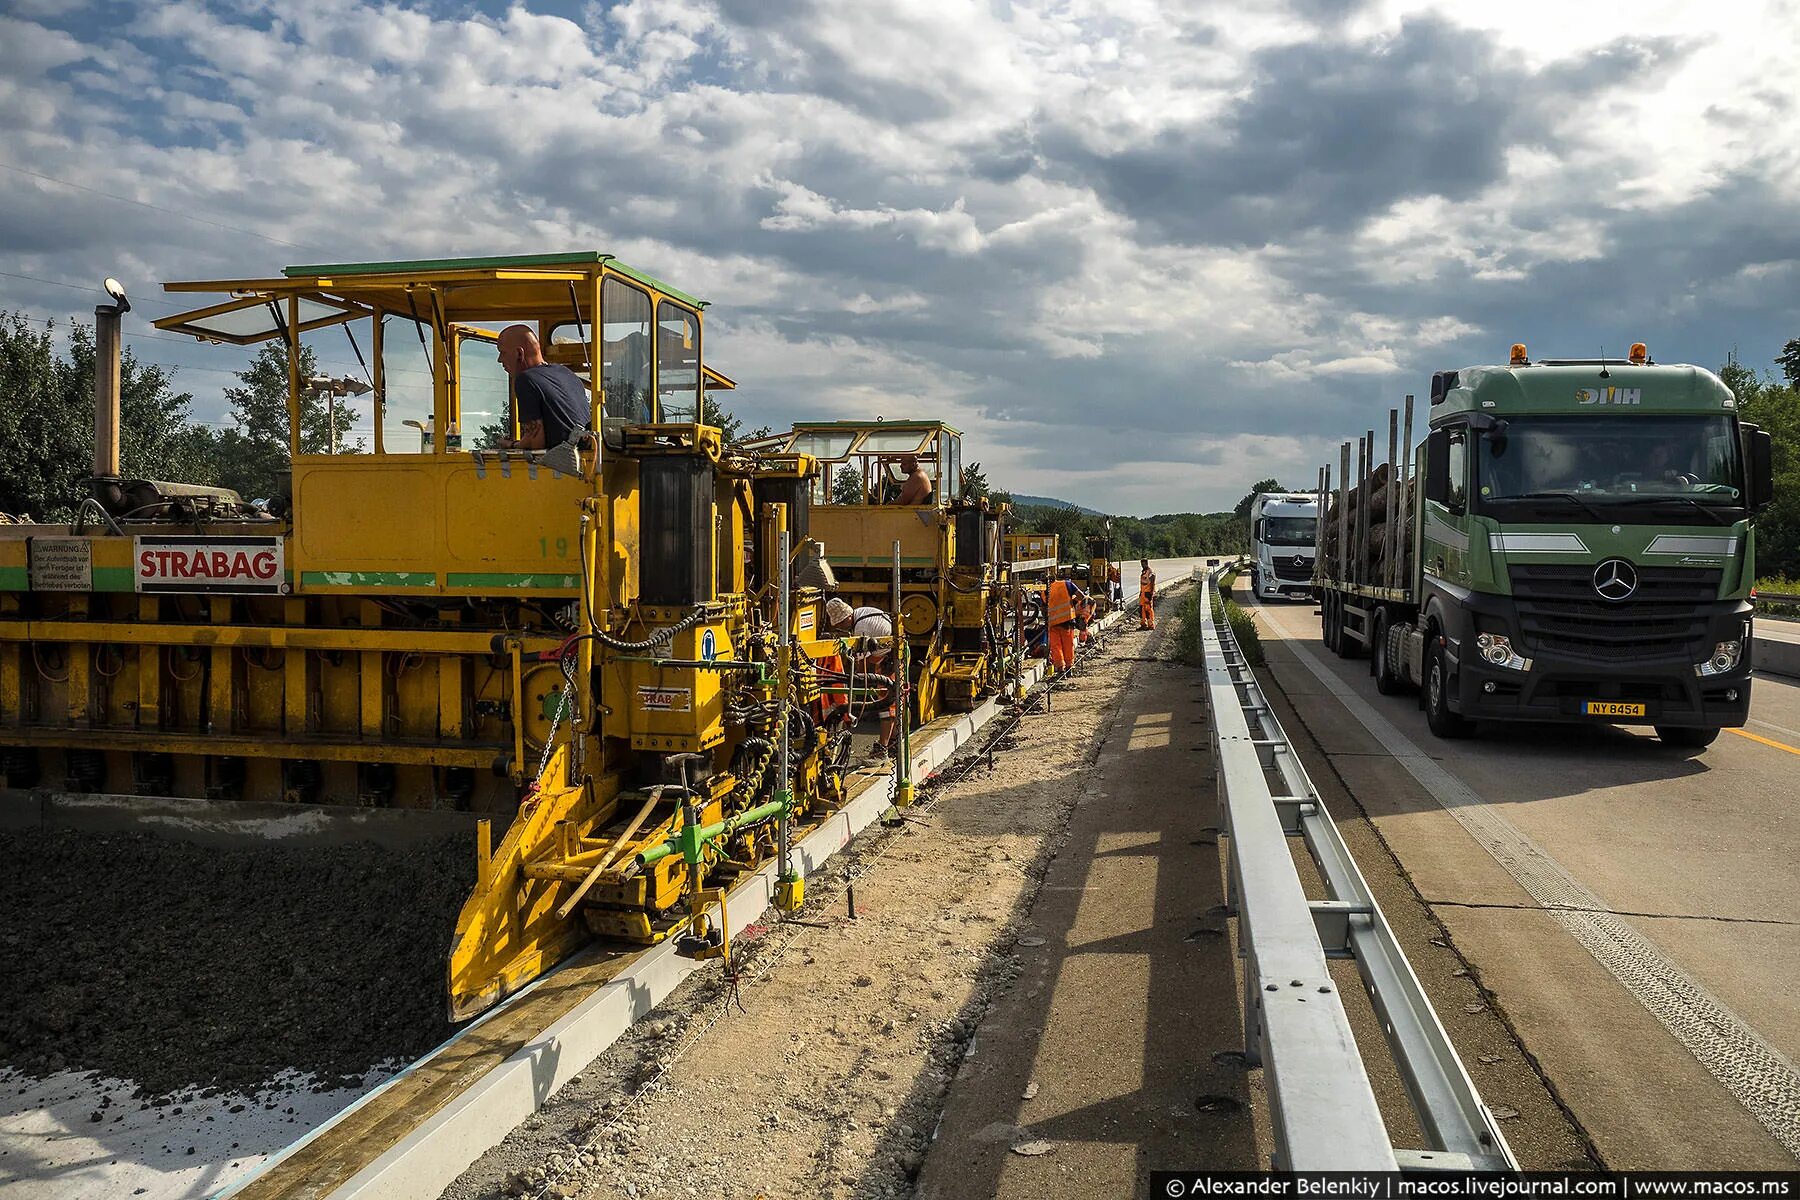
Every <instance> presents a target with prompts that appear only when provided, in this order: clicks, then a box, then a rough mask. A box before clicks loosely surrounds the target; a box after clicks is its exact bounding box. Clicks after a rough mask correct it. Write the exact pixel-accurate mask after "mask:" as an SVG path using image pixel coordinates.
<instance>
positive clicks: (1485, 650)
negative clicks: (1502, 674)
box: [1475, 633, 1531, 671]
mask: <svg viewBox="0 0 1800 1200" xmlns="http://www.w3.org/2000/svg"><path fill="white" fill-rule="evenodd" d="M1475 649H1476V651H1477V652H1479V653H1480V655H1481V658H1482V661H1484V662H1486V663H1487V664H1488V665H1489V666H1492V667H1505V668H1506V669H1507V670H1509V671H1529V670H1531V660H1530V659H1529V658H1523V657H1521V656H1520V655H1519V654H1517V653H1515V652H1514V650H1513V646H1512V639H1511V638H1509V637H1507V636H1506V635H1505V634H1503V633H1482V634H1477V635H1476V637H1475Z"/></svg>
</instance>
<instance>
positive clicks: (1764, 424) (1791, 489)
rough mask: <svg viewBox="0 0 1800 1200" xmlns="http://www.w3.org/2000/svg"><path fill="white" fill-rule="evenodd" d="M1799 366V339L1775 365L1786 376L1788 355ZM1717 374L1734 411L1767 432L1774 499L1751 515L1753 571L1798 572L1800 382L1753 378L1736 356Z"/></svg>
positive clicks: (1772, 575)
mask: <svg viewBox="0 0 1800 1200" xmlns="http://www.w3.org/2000/svg"><path fill="white" fill-rule="evenodd" d="M1789 352H1793V353H1794V356H1795V366H1796V367H1800V338H1796V339H1794V340H1793V341H1790V342H1789V343H1788V344H1787V348H1786V350H1784V352H1783V357H1781V358H1778V359H1777V360H1776V362H1777V363H1778V364H1780V366H1781V369H1782V372H1783V374H1787V375H1788V377H1789V378H1790V379H1792V378H1793V377H1794V376H1793V374H1790V373H1789V370H1790V368H1789V363H1788V360H1787V355H1788V353H1789ZM1719 378H1720V379H1722V380H1723V381H1724V382H1725V386H1727V387H1729V388H1730V389H1731V391H1732V394H1733V395H1735V396H1736V397H1737V400H1738V415H1739V416H1740V417H1742V418H1743V419H1744V420H1746V421H1749V422H1752V423H1753V424H1756V425H1758V426H1760V427H1761V428H1763V429H1765V430H1767V431H1768V433H1769V440H1770V443H1771V446H1770V451H1771V453H1770V459H1771V466H1772V468H1773V472H1772V473H1773V475H1774V482H1775V497H1774V501H1773V503H1771V504H1770V505H1769V507H1768V508H1766V509H1764V510H1763V512H1762V515H1761V516H1759V517H1758V518H1757V519H1756V572H1757V574H1758V575H1759V576H1762V577H1764V578H1782V579H1794V578H1797V577H1800V386H1796V384H1795V383H1788V384H1782V383H1778V382H1776V380H1775V377H1774V376H1773V375H1770V374H1765V375H1764V376H1763V377H1762V378H1760V379H1759V378H1758V377H1757V375H1756V373H1755V372H1754V371H1752V370H1751V369H1750V368H1748V367H1746V366H1744V365H1743V364H1741V363H1739V362H1738V361H1737V360H1736V358H1735V357H1733V358H1731V359H1728V360H1727V361H1726V363H1725V365H1724V366H1722V367H1720V368H1719Z"/></svg>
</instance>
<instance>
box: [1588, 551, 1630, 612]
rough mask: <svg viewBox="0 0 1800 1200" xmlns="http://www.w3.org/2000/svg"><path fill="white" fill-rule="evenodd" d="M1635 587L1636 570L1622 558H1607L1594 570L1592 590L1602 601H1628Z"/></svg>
mask: <svg viewBox="0 0 1800 1200" xmlns="http://www.w3.org/2000/svg"><path fill="white" fill-rule="evenodd" d="M1637 585H1638V573H1637V568H1636V567H1634V566H1632V565H1631V564H1630V563H1628V562H1626V561H1625V560H1624V559H1622V558H1609V559H1607V560H1606V561H1605V562H1603V563H1601V564H1600V565H1599V566H1597V567H1595V568H1594V590H1595V591H1596V592H1599V593H1600V598H1601V599H1602V600H1611V601H1613V602H1614V603H1617V602H1619V601H1620V600H1629V599H1631V593H1633V592H1635V591H1637Z"/></svg>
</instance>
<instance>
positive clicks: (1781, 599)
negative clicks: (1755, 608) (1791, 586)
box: [1756, 591, 1800, 604]
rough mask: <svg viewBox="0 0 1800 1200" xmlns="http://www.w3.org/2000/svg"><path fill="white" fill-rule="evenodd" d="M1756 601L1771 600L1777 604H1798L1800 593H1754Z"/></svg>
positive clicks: (1799, 602)
mask: <svg viewBox="0 0 1800 1200" xmlns="http://www.w3.org/2000/svg"><path fill="white" fill-rule="evenodd" d="M1756 598H1757V599H1758V600H1773V601H1775V602H1776V603H1778V604H1800V593H1797V592H1764V591H1758V592H1757V593H1756Z"/></svg>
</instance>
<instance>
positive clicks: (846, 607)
mask: <svg viewBox="0 0 1800 1200" xmlns="http://www.w3.org/2000/svg"><path fill="white" fill-rule="evenodd" d="M825 620H826V622H827V623H828V624H829V625H830V626H831V628H832V631H833V632H834V633H837V634H838V635H840V636H846V637H854V638H859V639H862V643H863V644H862V645H861V646H860V647H858V648H857V649H856V650H855V651H853V652H852V653H851V656H850V658H851V661H852V662H854V663H855V664H856V667H857V670H858V671H859V672H867V673H869V674H872V675H886V676H887V677H888V679H889V681H890V686H889V689H888V698H887V703H886V704H885V705H884V706H883V707H882V709H881V736H880V737H879V738H877V739H876V741H875V745H874V746H872V747H871V748H870V750H869V754H870V756H871V757H873V758H887V757H888V756H889V755H890V754H891V753H892V750H893V745H894V716H895V713H896V712H898V695H899V688H898V686H896V685H895V684H894V683H893V677H894V670H893V654H892V651H893V646H894V622H893V620H892V619H891V618H890V617H889V616H888V615H887V614H886V613H885V612H882V611H881V610H880V609H879V608H866V607H865V608H852V607H851V606H850V604H849V603H848V602H846V601H844V600H840V599H839V598H838V597H836V596H833V597H832V598H831V599H829V600H827V601H825Z"/></svg>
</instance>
